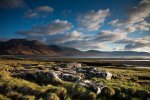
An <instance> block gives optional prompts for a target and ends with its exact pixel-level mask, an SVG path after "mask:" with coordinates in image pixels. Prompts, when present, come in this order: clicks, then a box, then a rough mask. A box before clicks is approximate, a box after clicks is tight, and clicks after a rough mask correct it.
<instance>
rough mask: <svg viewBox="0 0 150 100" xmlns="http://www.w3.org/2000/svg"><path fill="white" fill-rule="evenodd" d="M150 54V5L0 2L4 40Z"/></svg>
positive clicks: (147, 0) (88, 0)
mask: <svg viewBox="0 0 150 100" xmlns="http://www.w3.org/2000/svg"><path fill="white" fill-rule="evenodd" d="M18 38H19V39H22V38H23V39H28V40H38V41H40V42H42V43H45V44H56V45H62V46H66V47H73V48H77V49H79V50H83V51H85V50H91V49H92V50H100V51H139V52H141V51H142V52H150V0H0V41H5V40H9V39H18Z"/></svg>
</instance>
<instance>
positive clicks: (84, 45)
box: [61, 40, 107, 50]
mask: <svg viewBox="0 0 150 100" xmlns="http://www.w3.org/2000/svg"><path fill="white" fill-rule="evenodd" d="M61 45H63V46H68V47H74V48H77V49H80V50H91V49H92V50H96V49H97V50H99V49H102V48H103V49H104V48H107V46H106V45H104V44H102V43H100V42H91V41H87V40H73V41H68V42H65V43H62V44H61Z"/></svg>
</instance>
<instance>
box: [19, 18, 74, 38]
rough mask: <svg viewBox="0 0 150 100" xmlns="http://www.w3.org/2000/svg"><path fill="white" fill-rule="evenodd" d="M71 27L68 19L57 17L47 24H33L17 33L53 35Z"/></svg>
mask: <svg viewBox="0 0 150 100" xmlns="http://www.w3.org/2000/svg"><path fill="white" fill-rule="evenodd" d="M71 27H72V25H71V23H69V22H68V21H65V20H59V19H57V20H55V21H53V22H52V23H50V24H48V25H45V26H34V27H32V28H31V29H30V30H26V31H19V32H17V33H18V34H21V35H31V36H34V35H35V36H36V35H40V36H42V35H53V34H58V33H62V32H64V31H66V30H69V29H70V28H71Z"/></svg>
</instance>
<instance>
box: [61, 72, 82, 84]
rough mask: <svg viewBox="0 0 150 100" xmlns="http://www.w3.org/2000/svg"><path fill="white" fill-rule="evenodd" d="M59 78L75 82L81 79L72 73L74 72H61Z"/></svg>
mask: <svg viewBox="0 0 150 100" xmlns="http://www.w3.org/2000/svg"><path fill="white" fill-rule="evenodd" d="M60 78H61V79H62V80H64V81H71V82H75V81H77V80H79V79H81V77H80V76H78V75H74V74H69V73H61V74H60Z"/></svg>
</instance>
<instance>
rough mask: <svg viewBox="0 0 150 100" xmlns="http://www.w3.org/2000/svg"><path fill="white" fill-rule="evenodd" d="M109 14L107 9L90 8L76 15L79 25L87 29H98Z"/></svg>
mask: <svg viewBox="0 0 150 100" xmlns="http://www.w3.org/2000/svg"><path fill="white" fill-rule="evenodd" d="M108 15H109V9H106V10H101V9H100V10H98V11H95V10H92V11H89V12H86V13H83V14H80V15H79V16H78V17H77V21H78V24H79V26H81V28H83V29H87V30H88V31H95V30H98V29H99V28H100V27H101V25H102V24H103V23H104V21H105V18H106V17H107V16H108Z"/></svg>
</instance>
